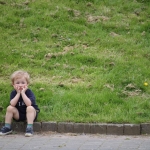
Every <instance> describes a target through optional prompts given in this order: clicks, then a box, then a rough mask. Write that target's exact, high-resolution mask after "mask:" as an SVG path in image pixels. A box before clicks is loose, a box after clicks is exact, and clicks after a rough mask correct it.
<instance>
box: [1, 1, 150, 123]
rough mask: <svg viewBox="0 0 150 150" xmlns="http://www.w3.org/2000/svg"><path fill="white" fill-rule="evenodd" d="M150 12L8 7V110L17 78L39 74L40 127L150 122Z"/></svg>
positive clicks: (144, 6)
mask: <svg viewBox="0 0 150 150" xmlns="http://www.w3.org/2000/svg"><path fill="white" fill-rule="evenodd" d="M149 4H150V3H149V2H148V1H146V0H145V1H142V0H141V1H140V0H139V1H130V0H128V1H126V2H125V1H123V0H115V1H111V2H110V1H109V0H104V1H99V0H93V1H92V0H91V1H83V0H82V1H79V2H78V1H77V0H65V1H63V0H59V1H58V0H51V1H48V0H42V1H41V0H36V1H34V0H32V1H29V2H27V1H24V0H16V1H15V2H14V1H12V0H7V1H6V2H5V4H0V14H1V15H0V33H1V34H0V40H1V44H0V64H1V66H0V83H1V84H0V92H1V94H0V105H1V107H3V108H5V107H6V106H7V105H8V104H9V93H10V91H11V89H12V87H11V86H10V81H9V76H10V74H11V73H12V72H13V71H15V70H18V69H23V70H27V71H28V72H29V73H30V74H31V78H32V81H31V86H30V88H32V90H33V91H34V92H35V94H36V97H37V102H38V104H39V106H40V108H41V113H40V116H39V120H40V121H45V120H48V121H51V120H53V121H75V122H119V123H122V122H149V120H150V119H149V118H150V113H149V108H150V88H149V86H144V85H143V83H144V82H147V83H149V84H150V79H149V77H150V72H149V70H150V66H149V63H150V53H149V50H150V44H149V43H150V40H149V39H150V34H149V32H150V29H149V27H150V19H149V18H150V16H149V14H150V7H149ZM4 114H5V109H3V111H2V113H1V115H0V120H3V116H4Z"/></svg>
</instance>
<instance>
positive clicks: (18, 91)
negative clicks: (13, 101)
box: [13, 85, 21, 93]
mask: <svg viewBox="0 0 150 150" xmlns="http://www.w3.org/2000/svg"><path fill="white" fill-rule="evenodd" d="M13 87H14V89H15V90H16V91H17V93H20V92H21V91H20V89H19V87H18V86H16V85H14V86H13Z"/></svg>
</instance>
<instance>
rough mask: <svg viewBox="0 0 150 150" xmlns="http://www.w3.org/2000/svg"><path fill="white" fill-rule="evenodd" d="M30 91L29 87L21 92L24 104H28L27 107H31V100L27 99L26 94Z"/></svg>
mask: <svg viewBox="0 0 150 150" xmlns="http://www.w3.org/2000/svg"><path fill="white" fill-rule="evenodd" d="M27 89H28V87H27V86H26V87H24V88H23V90H22V91H21V95H22V99H23V101H24V103H25V104H26V106H31V105H32V103H31V100H30V99H29V98H28V97H27V95H26V94H25V92H26V90H27Z"/></svg>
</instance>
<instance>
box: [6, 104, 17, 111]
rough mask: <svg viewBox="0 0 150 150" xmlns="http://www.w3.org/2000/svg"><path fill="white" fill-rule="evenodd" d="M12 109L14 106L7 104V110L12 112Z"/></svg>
mask: <svg viewBox="0 0 150 150" xmlns="http://www.w3.org/2000/svg"><path fill="white" fill-rule="evenodd" d="M14 109H15V107H13V106H11V105H9V106H8V107H7V112H13V111H14Z"/></svg>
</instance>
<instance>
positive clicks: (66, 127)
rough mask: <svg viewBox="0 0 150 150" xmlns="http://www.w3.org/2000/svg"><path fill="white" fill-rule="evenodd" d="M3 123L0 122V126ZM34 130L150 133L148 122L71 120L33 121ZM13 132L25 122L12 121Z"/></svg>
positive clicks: (23, 127)
mask: <svg viewBox="0 0 150 150" xmlns="http://www.w3.org/2000/svg"><path fill="white" fill-rule="evenodd" d="M3 125H4V123H0V128H1V127H2V126H3ZM33 128H34V131H35V132H41V131H51V132H58V133H85V134H86V133H88V134H106V135H141V134H150V123H142V124H107V123H73V122H69V123H67V122H58V123H57V122H34V124H33ZM12 129H13V130H14V131H15V132H25V129H26V123H24V122H13V123H12Z"/></svg>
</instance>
